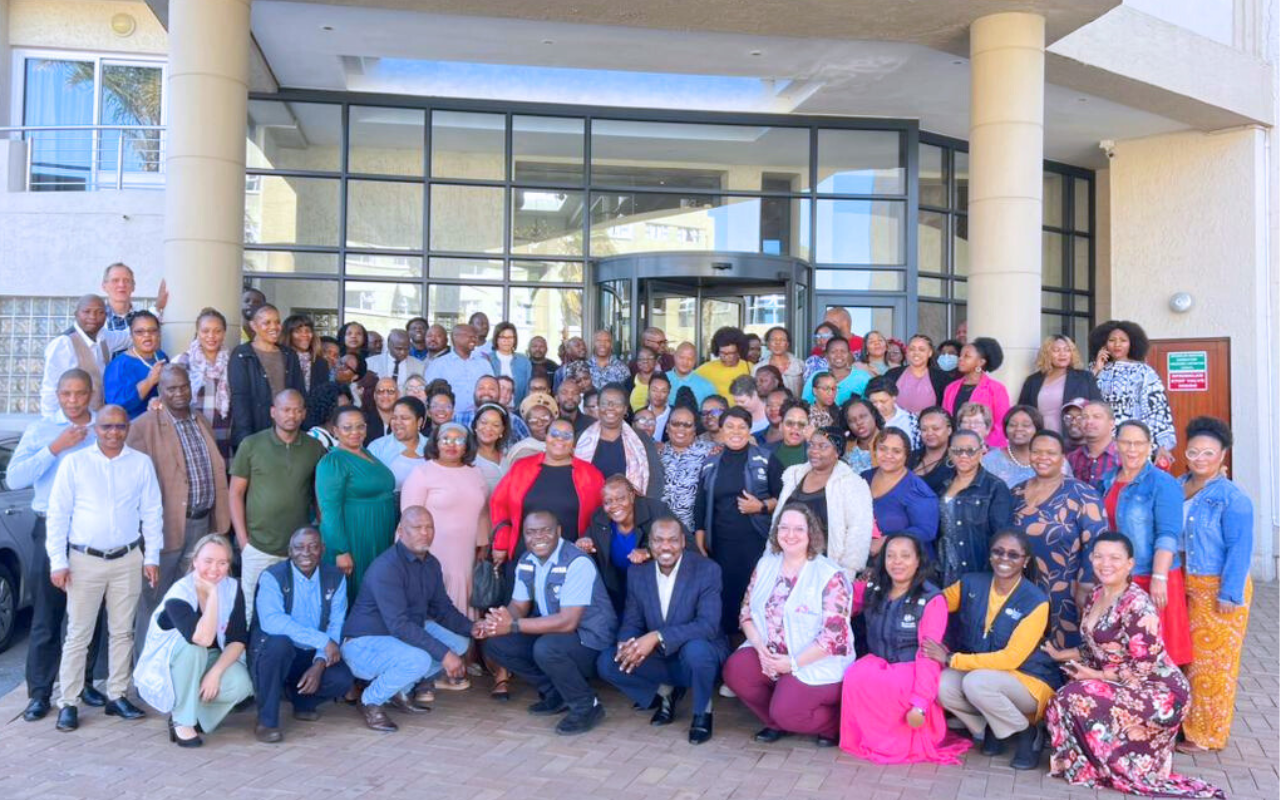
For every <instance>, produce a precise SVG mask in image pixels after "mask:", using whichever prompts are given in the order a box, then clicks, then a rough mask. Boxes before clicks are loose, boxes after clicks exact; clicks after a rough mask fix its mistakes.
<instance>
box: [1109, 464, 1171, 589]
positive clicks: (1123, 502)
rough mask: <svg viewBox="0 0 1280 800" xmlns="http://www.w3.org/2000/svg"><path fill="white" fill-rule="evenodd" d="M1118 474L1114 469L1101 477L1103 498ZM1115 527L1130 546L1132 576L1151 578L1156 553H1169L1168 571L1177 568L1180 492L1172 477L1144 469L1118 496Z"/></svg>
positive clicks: (1151, 466) (1153, 469)
mask: <svg viewBox="0 0 1280 800" xmlns="http://www.w3.org/2000/svg"><path fill="white" fill-rule="evenodd" d="M1119 474H1120V468H1119V467H1116V468H1115V469H1113V470H1110V471H1108V472H1107V474H1106V475H1104V476H1103V478H1102V496H1103V497H1104V498H1105V497H1106V496H1107V493H1108V492H1110V491H1111V487H1112V485H1114V484H1115V482H1116V476H1118V475H1119ZM1116 524H1117V526H1118V527H1119V528H1120V532H1121V533H1123V534H1124V535H1125V536H1128V537H1129V541H1131V542H1133V559H1134V565H1133V574H1134V575H1139V576H1141V575H1150V574H1151V563H1152V560H1153V559H1154V557H1155V551H1156V550H1166V551H1169V552H1171V553H1173V564H1172V565H1171V566H1170V569H1176V568H1177V567H1178V566H1179V565H1181V563H1182V561H1181V558H1180V557H1179V553H1180V552H1181V551H1182V549H1183V546H1182V489H1181V488H1180V487H1179V486H1178V481H1177V480H1176V479H1175V478H1174V477H1173V476H1172V475H1170V474H1168V473H1167V472H1164V471H1162V470H1160V469H1157V468H1156V467H1155V466H1153V465H1151V464H1147V465H1146V466H1144V467H1143V468H1142V471H1141V472H1139V473H1138V477H1136V478H1134V479H1133V482H1132V483H1130V484H1129V485H1128V486H1126V487H1124V490H1123V491H1121V492H1120V499H1119V501H1118V502H1117V503H1116Z"/></svg>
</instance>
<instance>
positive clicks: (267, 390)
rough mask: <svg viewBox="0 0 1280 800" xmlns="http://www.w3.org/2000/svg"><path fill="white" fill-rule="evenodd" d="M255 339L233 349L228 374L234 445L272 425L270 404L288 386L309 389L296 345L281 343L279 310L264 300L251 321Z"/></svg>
mask: <svg viewBox="0 0 1280 800" xmlns="http://www.w3.org/2000/svg"><path fill="white" fill-rule="evenodd" d="M249 327H250V328H252V329H253V341H251V342H248V343H246V344H242V345H240V346H239V347H237V348H236V349H235V350H232V351H231V358H230V360H229V361H228V364H227V377H228V379H229V381H230V384H231V447H232V448H233V449H234V448H236V447H239V446H240V442H242V441H243V440H244V437H246V436H248V435H249V434H251V433H257V432H258V431H262V430H266V429H267V428H270V427H271V425H272V422H271V404H272V403H273V402H274V401H275V396H276V395H277V394H279V393H280V392H283V391H284V390H285V389H295V390H297V391H299V392H304V391H305V390H306V384H305V383H304V382H303V378H302V367H301V366H300V365H299V364H298V356H297V354H296V353H294V352H293V348H289V347H281V346H280V334H281V325H280V312H279V311H278V310H276V307H275V306H273V305H271V304H270V303H265V304H263V305H261V306H259V307H258V309H257V310H256V311H254V312H253V317H251V318H250V320H249Z"/></svg>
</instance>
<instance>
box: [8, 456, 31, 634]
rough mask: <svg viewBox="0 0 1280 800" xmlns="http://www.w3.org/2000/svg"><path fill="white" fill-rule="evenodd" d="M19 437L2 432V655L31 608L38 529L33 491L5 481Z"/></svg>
mask: <svg viewBox="0 0 1280 800" xmlns="http://www.w3.org/2000/svg"><path fill="white" fill-rule="evenodd" d="M19 438H20V435H19V434H16V433H11V432H7V431H0V652H4V651H5V650H6V649H8V647H9V645H10V644H11V643H12V642H13V637H14V635H15V634H16V633H17V631H18V612H20V611H22V610H23V609H24V608H26V607H28V606H30V605H31V591H32V587H31V586H29V585H28V582H27V581H26V579H25V578H26V574H27V565H28V564H30V563H31V552H32V532H33V531H34V530H35V526H36V515H35V512H33V511H32V510H31V490H30V489H19V490H16V491H15V490H12V489H10V488H9V485H8V484H7V483H5V482H4V478H5V474H6V473H7V472H8V469H9V459H11V458H13V451H14V450H15V449H16V448H17V446H18V439H19Z"/></svg>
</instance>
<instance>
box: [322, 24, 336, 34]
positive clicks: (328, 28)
mask: <svg viewBox="0 0 1280 800" xmlns="http://www.w3.org/2000/svg"><path fill="white" fill-rule="evenodd" d="M320 30H322V31H325V32H326V33H328V32H329V31H331V30H333V26H332V25H321V26H320Z"/></svg>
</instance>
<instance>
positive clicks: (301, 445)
mask: <svg viewBox="0 0 1280 800" xmlns="http://www.w3.org/2000/svg"><path fill="white" fill-rule="evenodd" d="M306 414H307V404H306V401H304V400H303V398H302V394H301V393H300V392H298V391H296V390H294V389H286V390H285V391H283V392H280V393H279V394H277V395H276V396H275V400H274V402H272V404H271V421H272V422H273V423H274V424H273V425H272V427H270V428H268V429H266V430H265V431H259V432H257V433H255V434H253V435H251V436H247V437H245V439H244V441H242V442H241V443H240V446H239V447H238V448H236V455H235V458H234V459H233V460H232V462H231V486H230V494H231V527H232V528H233V529H234V530H235V532H236V541H237V542H239V544H240V587H241V589H242V590H243V591H244V610H245V615H246V616H247V617H248V619H249V621H252V620H253V596H254V591H255V590H256V589H257V588H258V576H259V575H261V574H262V571H263V570H265V569H267V568H268V567H270V566H272V565H273V564H278V563H280V562H281V561H286V560H288V558H289V537H290V536H291V535H292V534H293V532H294V531H295V530H297V529H298V528H301V527H304V526H307V525H310V524H311V522H312V509H313V508H314V506H315V482H316V464H318V463H320V459H322V458H324V455H325V448H324V445H322V444H320V442H319V441H317V440H316V439H313V438H312V437H310V436H307V435H306V434H305V433H303V432H302V420H303V419H304V418H305V417H306Z"/></svg>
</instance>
